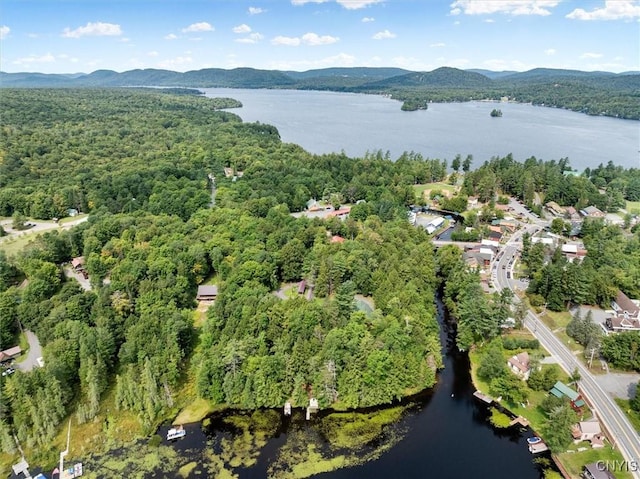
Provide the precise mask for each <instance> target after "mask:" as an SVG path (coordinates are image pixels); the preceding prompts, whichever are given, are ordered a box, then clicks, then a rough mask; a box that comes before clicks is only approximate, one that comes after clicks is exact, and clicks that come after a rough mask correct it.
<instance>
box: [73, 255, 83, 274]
mask: <svg viewBox="0 0 640 479" xmlns="http://www.w3.org/2000/svg"><path fill="white" fill-rule="evenodd" d="M71 266H72V267H73V269H74V270H76V271H82V270H83V269H84V256H78V257H77V258H73V259H72V260H71Z"/></svg>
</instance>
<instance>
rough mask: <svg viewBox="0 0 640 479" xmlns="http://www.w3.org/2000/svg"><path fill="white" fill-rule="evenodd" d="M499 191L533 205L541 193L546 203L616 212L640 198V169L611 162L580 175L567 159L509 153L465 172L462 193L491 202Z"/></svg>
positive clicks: (578, 208)
mask: <svg viewBox="0 0 640 479" xmlns="http://www.w3.org/2000/svg"><path fill="white" fill-rule="evenodd" d="M601 190H603V191H601ZM499 191H501V192H502V193H505V194H509V195H513V196H515V197H516V198H519V199H521V200H522V201H523V202H524V203H525V204H527V205H528V206H530V207H531V206H534V204H535V203H536V193H540V194H541V197H542V198H543V200H544V202H545V203H547V202H549V201H555V202H557V203H558V204H559V205H560V206H573V207H575V208H576V209H577V210H580V209H582V208H584V207H586V206H590V205H593V206H596V207H597V208H599V209H600V210H602V211H612V212H614V211H617V210H618V209H620V208H624V207H625V200H629V201H635V198H638V197H640V169H638V168H630V169H625V168H623V167H620V166H618V167H616V166H614V165H613V163H612V162H611V161H610V162H609V163H608V164H607V165H606V166H603V165H600V166H598V168H596V169H593V170H591V169H587V170H585V171H584V172H583V173H582V174H580V175H577V174H573V172H572V169H571V166H570V164H569V160H568V159H567V158H562V159H560V160H557V161H556V160H548V161H542V160H538V159H536V158H535V157H531V158H528V159H527V160H525V161H524V162H518V161H516V160H514V159H513V157H512V155H511V154H509V155H507V156H505V157H494V158H492V159H490V160H488V161H485V162H484V163H483V164H482V165H480V166H479V167H478V168H477V169H476V170H474V171H471V172H469V174H467V175H465V179H464V187H463V193H466V194H468V195H477V196H478V197H479V199H480V201H490V200H491V199H492V198H495V196H496V194H497V193H498V192H499Z"/></svg>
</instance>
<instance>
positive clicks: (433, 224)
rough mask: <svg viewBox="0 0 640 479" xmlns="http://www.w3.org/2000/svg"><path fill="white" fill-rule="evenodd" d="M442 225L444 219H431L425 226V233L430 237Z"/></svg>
mask: <svg viewBox="0 0 640 479" xmlns="http://www.w3.org/2000/svg"><path fill="white" fill-rule="evenodd" d="M443 224H444V218H443V217H442V216H438V217H437V218H434V219H432V220H431V221H430V222H429V223H428V224H427V226H425V229H426V230H427V233H429V234H430V235H431V234H433V233H434V232H435V231H436V230H437V229H438V228H439V227H440V226H442V225H443Z"/></svg>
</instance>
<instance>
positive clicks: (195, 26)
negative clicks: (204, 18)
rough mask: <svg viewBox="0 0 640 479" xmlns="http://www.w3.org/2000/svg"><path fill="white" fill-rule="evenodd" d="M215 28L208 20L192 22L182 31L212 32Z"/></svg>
mask: <svg viewBox="0 0 640 479" xmlns="http://www.w3.org/2000/svg"><path fill="white" fill-rule="evenodd" d="M213 30H214V28H213V27H212V26H211V24H209V23H207V22H198V23H192V24H191V25H189V26H188V27H186V28H183V29H182V33H194V32H212V31H213Z"/></svg>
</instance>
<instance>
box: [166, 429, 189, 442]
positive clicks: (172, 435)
mask: <svg viewBox="0 0 640 479" xmlns="http://www.w3.org/2000/svg"><path fill="white" fill-rule="evenodd" d="M186 434H187V431H185V430H184V428H183V427H182V426H176V427H172V428H171V429H169V430H168V431H167V441H171V440H173V439H180V438H181V437H184V436H185V435H186Z"/></svg>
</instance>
